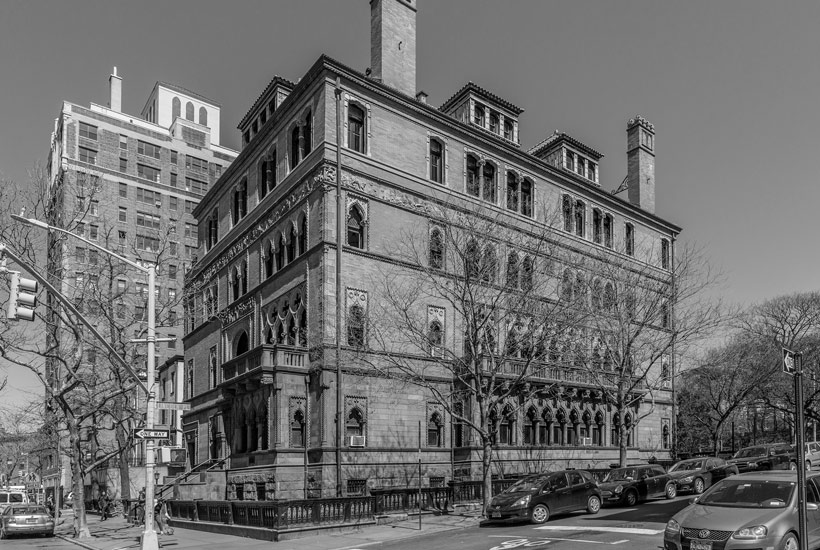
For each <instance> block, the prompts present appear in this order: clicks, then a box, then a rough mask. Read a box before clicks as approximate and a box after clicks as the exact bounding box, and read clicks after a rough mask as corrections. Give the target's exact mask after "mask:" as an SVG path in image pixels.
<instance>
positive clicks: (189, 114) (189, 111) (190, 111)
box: [185, 101, 194, 122]
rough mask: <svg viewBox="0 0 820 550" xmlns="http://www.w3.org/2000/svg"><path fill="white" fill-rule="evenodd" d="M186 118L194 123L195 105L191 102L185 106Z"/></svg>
mask: <svg viewBox="0 0 820 550" xmlns="http://www.w3.org/2000/svg"><path fill="white" fill-rule="evenodd" d="M185 118H186V119H187V120H190V121H191V122H193V121H194V104H193V103H191V102H190V101H189V102H188V103H186V104H185Z"/></svg>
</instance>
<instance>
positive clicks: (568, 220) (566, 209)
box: [561, 195, 572, 233]
mask: <svg viewBox="0 0 820 550" xmlns="http://www.w3.org/2000/svg"><path fill="white" fill-rule="evenodd" d="M561 211H562V212H563V215H564V231H567V232H569V233H571V232H572V198H571V197H570V196H569V195H564V196H563V197H562V198H561Z"/></svg>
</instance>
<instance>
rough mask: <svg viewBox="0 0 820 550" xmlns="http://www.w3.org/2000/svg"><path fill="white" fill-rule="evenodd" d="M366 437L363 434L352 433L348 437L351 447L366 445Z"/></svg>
mask: <svg viewBox="0 0 820 550" xmlns="http://www.w3.org/2000/svg"><path fill="white" fill-rule="evenodd" d="M365 441H366V438H365V436H363V435H351V436H350V437H349V438H348V442H347V444H348V446H350V447H364V444H365Z"/></svg>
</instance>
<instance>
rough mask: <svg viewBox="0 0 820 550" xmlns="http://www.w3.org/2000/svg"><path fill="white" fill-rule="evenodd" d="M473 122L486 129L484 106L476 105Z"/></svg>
mask: <svg viewBox="0 0 820 550" xmlns="http://www.w3.org/2000/svg"><path fill="white" fill-rule="evenodd" d="M473 122H474V123H475V124H478V125H479V126H481V127H482V128H484V106H483V105H478V104H476V106H475V110H474V111H473Z"/></svg>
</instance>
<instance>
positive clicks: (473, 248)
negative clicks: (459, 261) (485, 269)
mask: <svg viewBox="0 0 820 550" xmlns="http://www.w3.org/2000/svg"><path fill="white" fill-rule="evenodd" d="M480 271H481V251H480V249H479V248H478V242H477V241H476V240H475V239H470V240H469V241H467V248H466V249H465V251H464V274H465V275H466V276H467V278H468V279H473V280H475V279H477V278H478V275H479V273H480Z"/></svg>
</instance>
